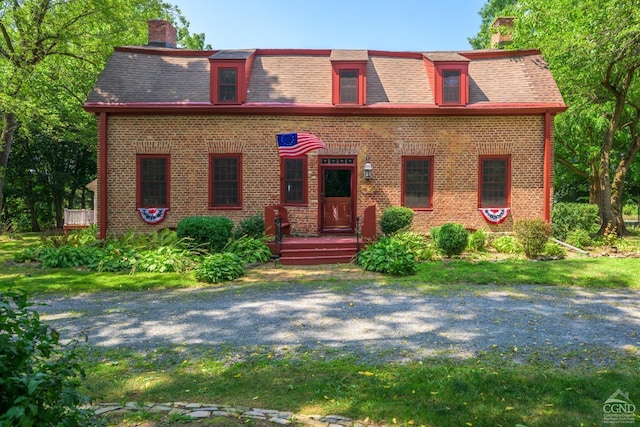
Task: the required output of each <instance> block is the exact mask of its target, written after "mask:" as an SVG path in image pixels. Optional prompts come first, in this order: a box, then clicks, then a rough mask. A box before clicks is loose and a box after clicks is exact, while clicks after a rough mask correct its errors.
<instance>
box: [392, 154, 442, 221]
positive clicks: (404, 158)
mask: <svg viewBox="0 0 640 427" xmlns="http://www.w3.org/2000/svg"><path fill="white" fill-rule="evenodd" d="M407 160H428V161H429V162H430V163H431V165H430V168H429V206H417V207H413V206H407V205H406V204H405V196H406V195H405V188H406V171H407V168H406V165H407ZM434 176H435V175H434V159H433V156H402V183H401V187H400V204H401V205H402V206H405V207H408V208H410V209H413V210H414V211H432V210H433V178H434Z"/></svg>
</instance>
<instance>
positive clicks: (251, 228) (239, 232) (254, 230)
mask: <svg viewBox="0 0 640 427" xmlns="http://www.w3.org/2000/svg"><path fill="white" fill-rule="evenodd" d="M233 234H234V237H235V238H236V239H239V238H241V237H242V236H248V237H253V238H254V239H259V238H261V237H262V236H264V217H263V216H262V215H253V216H250V217H249V218H247V219H244V220H242V221H240V223H239V224H238V226H237V227H236V229H235V230H234V232H233Z"/></svg>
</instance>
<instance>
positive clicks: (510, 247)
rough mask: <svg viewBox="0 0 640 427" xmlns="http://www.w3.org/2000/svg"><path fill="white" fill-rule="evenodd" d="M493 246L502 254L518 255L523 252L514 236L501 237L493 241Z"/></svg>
mask: <svg viewBox="0 0 640 427" xmlns="http://www.w3.org/2000/svg"><path fill="white" fill-rule="evenodd" d="M491 246H493V248H494V249H495V250H496V251H498V252H499V253H501V254H508V255H516V254H519V253H520V252H522V247H521V246H520V245H519V244H518V242H517V241H516V238H515V237H513V236H500V237H496V238H495V239H493V241H492V242H491Z"/></svg>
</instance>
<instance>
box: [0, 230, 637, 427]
mask: <svg viewBox="0 0 640 427" xmlns="http://www.w3.org/2000/svg"><path fill="white" fill-rule="evenodd" d="M37 243H38V238H37V236H33V235H31V236H27V237H25V238H23V239H21V240H12V239H8V238H6V237H2V236H0V266H1V269H0V291H2V290H6V289H8V288H11V287H20V288H23V289H27V290H28V291H29V292H30V293H32V294H46V293H63V294H74V293H80V292H82V293H91V292H101V291H115V290H118V291H125V292H132V291H143V290H150V289H173V288H185V287H194V286H203V285H202V284H199V283H198V282H196V281H195V280H194V278H193V275H192V274H151V273H143V274H141V273H137V274H128V273H121V274H114V273H91V272H88V271H84V270H82V269H60V270H54V269H42V268H40V267H38V266H36V265H18V264H14V263H12V262H11V259H12V257H13V254H14V253H15V252H16V251H19V250H21V249H24V248H26V247H28V246H29V245H34V244H37ZM638 267H640V259H637V258H635V259H634V258H608V257H597V258H572V259H566V260H559V261H549V262H545V261H537V262H533V261H523V260H504V261H489V260H480V261H467V260H451V261H449V260H447V261H438V262H431V263H425V264H421V265H420V266H419V268H418V272H417V274H416V275H415V276H412V277H406V278H389V277H384V276H380V275H376V274H370V273H364V272H362V271H361V270H360V269H359V268H358V267H354V266H330V267H328V266H323V267H314V268H311V267H305V268H302V267H281V266H275V265H274V264H273V263H270V264H266V265H264V266H262V267H260V268H256V269H253V270H250V271H249V272H248V274H247V276H246V277H244V278H243V279H242V280H239V281H236V282H234V283H233V284H232V286H235V287H237V288H239V289H242V288H243V287H257V286H258V287H264V288H265V290H266V289H268V288H270V287H274V286H286V285H287V284H288V283H299V282H304V283H306V284H308V285H309V286H310V287H314V286H331V287H334V288H339V289H343V290H344V291H345V292H347V291H348V289H349V288H350V287H351V286H357V284H358V283H361V282H362V281H363V280H366V281H368V282H376V283H379V284H380V285H382V286H384V285H388V284H398V285H400V286H407V287H415V288H416V289H417V290H420V291H425V292H443V291H446V290H447V289H454V288H456V287H458V288H460V287H463V288H469V287H472V286H474V285H485V284H496V285H505V286H509V285H518V284H532V285H549V286H558V287H569V286H580V287H587V288H629V289H640V275H638V274H637V270H638ZM221 286H223V287H224V286H227V287H228V286H230V285H229V284H226V285H221ZM244 350H246V349H234V348H216V349H210V348H199V347H192V346H190V347H188V348H186V347H184V348H183V347H172V348H164V349H157V350H147V351H134V350H131V349H127V348H112V349H104V348H91V347H83V348H81V349H80V351H81V352H82V357H83V360H84V361H85V369H86V372H87V381H86V387H87V390H88V392H89V393H90V394H91V396H93V397H94V398H95V400H96V401H101V402H108V401H115V402H127V401H140V402H144V401H152V402H166V401H176V400H181V401H189V402H202V403H221V404H233V405H243V406H249V407H263V408H271V409H278V410H283V411H292V412H295V413H302V414H313V413H320V414H341V415H345V416H349V417H352V418H354V419H360V420H368V421H371V422H375V423H386V424H397V425H405V426H426V427H428V426H485V425H496V426H497V425H503V426H513V425H518V424H520V425H526V426H529V427H531V426H555V425H558V426H560V425H562V426H565V425H576V426H577V425H585V426H586V425H601V424H602V420H603V411H602V405H603V403H604V401H605V400H606V399H607V398H608V397H609V396H610V395H611V394H613V393H614V392H615V391H616V390H617V389H621V390H623V391H630V392H632V393H634V391H635V390H639V389H640V377H638V375H637V372H638V367H639V363H638V362H639V356H638V351H637V349H628V350H627V351H613V350H606V349H597V348H585V349H584V350H583V351H575V350H572V351H571V352H569V350H567V352H566V353H563V350H562V349H560V350H558V349H549V350H545V351H547V352H548V353H544V354H541V353H540V352H538V351H537V350H535V349H534V350H533V351H532V352H530V353H528V354H526V355H525V354H523V352H518V353H516V352H515V351H513V350H507V349H499V348H496V349H494V350H492V351H490V352H488V353H486V354H481V355H478V356H476V357H473V358H469V359H465V360H456V359H448V358H432V359H423V360H421V361H419V362H411V363H396V362H394V363H389V362H385V355H384V354H380V355H375V357H368V358H367V361H364V360H363V359H359V358H358V357H356V356H355V355H353V354H343V353H341V352H340V351H339V350H328V349H325V350H321V351H320V350H310V351H308V352H305V351H304V350H295V351H294V350H290V351H284V352H279V353H277V354H276V353H273V352H271V351H270V350H269V349H260V348H258V349H250V350H251V351H248V352H247V351H244ZM551 353H553V354H551ZM370 360H379V362H375V363H373V362H369V361H370ZM631 399H632V400H634V399H635V400H634V401H637V399H638V397H637V396H634V395H632V396H631ZM144 415H145V414H137V415H133V416H129V417H127V419H128V421H124V422H125V423H129V422H131V423H134V424H135V423H136V421H135V418H136V416H137V417H142V418H140V421H142V420H143V419H144V418H145V416H144ZM149 417H150V419H151V421H153V422H154V423H156V424H149V425H163V426H164V425H166V426H174V425H182V423H183V421H184V420H177V419H176V420H172V419H159V418H158V416H157V415H154V416H149ZM153 417H156V418H153ZM636 419H637V416H636ZM114 422H120V420H115V421H114ZM192 425H194V424H193V423H192ZM197 425H200V424H197ZM202 425H205V424H204V422H203V424H202ZM206 425H209V424H206ZM213 425H234V426H236V425H241V424H239V423H238V422H236V423H235V424H234V423H233V422H232V423H225V422H224V420H222V421H220V424H218V423H217V422H216V423H214V424H213Z"/></svg>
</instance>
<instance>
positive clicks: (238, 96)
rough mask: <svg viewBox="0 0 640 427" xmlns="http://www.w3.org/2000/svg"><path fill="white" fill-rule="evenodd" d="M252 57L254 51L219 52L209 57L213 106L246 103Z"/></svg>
mask: <svg viewBox="0 0 640 427" xmlns="http://www.w3.org/2000/svg"><path fill="white" fill-rule="evenodd" d="M254 55H255V51H254V50H221V51H219V52H217V53H215V54H213V55H211V56H210V57H209V63H210V67H211V79H210V81H209V82H210V90H211V94H210V95H211V102H212V103H213V104H242V103H243V102H245V101H246V98H247V86H248V84H249V78H250V74H251V67H252V65H253V58H254Z"/></svg>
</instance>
